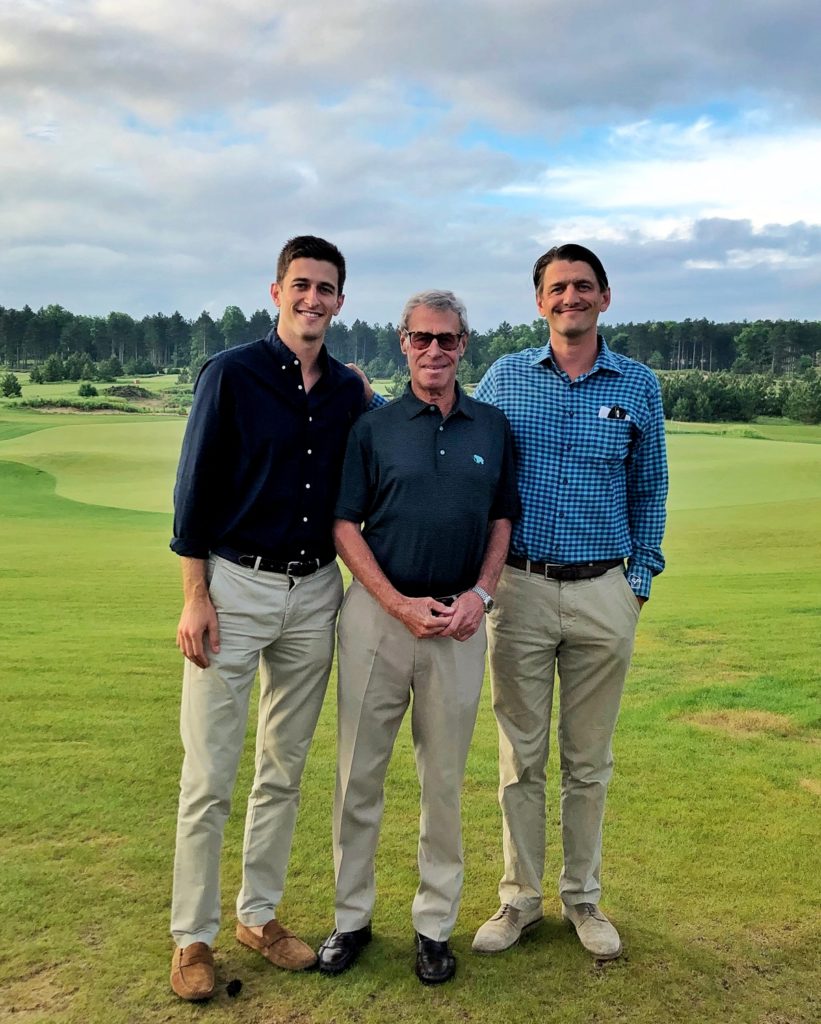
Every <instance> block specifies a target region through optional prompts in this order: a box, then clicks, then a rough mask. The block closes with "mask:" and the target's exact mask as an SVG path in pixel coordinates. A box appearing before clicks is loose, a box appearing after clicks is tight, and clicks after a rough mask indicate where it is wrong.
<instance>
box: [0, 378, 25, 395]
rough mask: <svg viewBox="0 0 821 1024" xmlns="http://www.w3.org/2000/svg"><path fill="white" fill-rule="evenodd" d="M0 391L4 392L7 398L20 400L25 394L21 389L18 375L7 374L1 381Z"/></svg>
mask: <svg viewBox="0 0 821 1024" xmlns="http://www.w3.org/2000/svg"><path fill="white" fill-rule="evenodd" d="M0 391H2V392H3V396H4V397H5V398H19V397H20V395H22V394H23V392H22V390H21V388H20V381H19V380H18V379H17V374H15V373H7V374H6V375H5V376H4V377H3V378H2V380H0Z"/></svg>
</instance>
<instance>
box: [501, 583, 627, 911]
mask: <svg viewBox="0 0 821 1024" xmlns="http://www.w3.org/2000/svg"><path fill="white" fill-rule="evenodd" d="M639 611H640V606H639V603H638V601H637V600H636V597H635V595H634V594H633V592H632V590H631V589H630V587H629V585H628V583H627V580H626V579H625V576H624V572H623V570H622V569H621V568H615V569H611V570H610V571H609V572H607V573H605V575H604V576H599V577H597V578H596V579H592V580H579V581H577V582H569V583H559V582H558V581H556V580H546V579H544V577H541V576H537V575H531V574H529V573H527V572H525V571H524V570H520V569H514V568H512V567H511V566H505V568H504V571H503V573H502V578H501V580H500V582H499V587H498V589H497V592H496V607H495V609H494V611H493V612H492V613H491V615H490V616H489V622H488V647H489V654H490V670H491V681H492V689H493V709H494V712H495V714H496V719H497V722H498V726H499V802H500V804H501V808H502V817H503V825H504V834H503V846H504V860H505V872H504V876H503V878H502V880H501V882H500V885H499V896H500V899H501V902H502V903H511V904H513V905H514V906H517V907H520V908H523V909H530V908H532V907H533V906H534V905H535V904H537V903H539V902H541V899H542V875H543V873H544V861H545V778H546V772H545V769H546V765H547V757H548V751H549V737H550V723H551V711H552V703H553V682H554V673H555V671H556V670H558V675H559V724H558V730H557V736H558V741H559V758H560V765H561V820H562V847H563V854H564V867H563V869H562V873H561V877H560V880H559V892H560V895H561V898H562V900H563V901H564V902H565V903H566V904H576V903H598V902H599V899H600V898H601V879H600V874H601V847H602V821H603V818H604V804H605V797H606V795H607V785H608V782H609V781H610V777H611V775H612V772H613V754H612V747H611V743H612V738H613V733H614V731H615V728H616V720H617V718H618V713H619V705H620V702H621V694H622V690H623V687H624V680H625V677H626V675H627V670H628V668H629V665H630V658H631V655H632V652H633V640H634V636H635V629H636V623H637V621H638V617H639Z"/></svg>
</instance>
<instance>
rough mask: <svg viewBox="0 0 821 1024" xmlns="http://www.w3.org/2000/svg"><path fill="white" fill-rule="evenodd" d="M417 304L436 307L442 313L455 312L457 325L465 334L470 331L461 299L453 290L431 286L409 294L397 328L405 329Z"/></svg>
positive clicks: (430, 307) (466, 313) (466, 312)
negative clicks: (457, 318) (422, 290)
mask: <svg viewBox="0 0 821 1024" xmlns="http://www.w3.org/2000/svg"><path fill="white" fill-rule="evenodd" d="M418 306H426V307H427V308H428V309H436V310H439V311H440V312H444V313H455V314H456V315H457V316H458V317H459V325H460V327H461V329H462V330H463V331H464V333H465V334H469V333H470V328H469V327H468V311H467V310H466V309H465V304H464V302H462V300H461V299H458V298H457V297H456V296H455V295H454V294H453V292H447V291H441V290H439V289H436V288H432V289H430V290H429V291H426V292H417V293H416V295H411V297H410V298H409V299H408V301H407V302H406V303H405V308H404V309H403V310H402V316H401V318H400V320H399V330H400V331H407V329H408V320H410V316H411V313H412V312H413V311H414V310H415V309H416V308H417V307H418Z"/></svg>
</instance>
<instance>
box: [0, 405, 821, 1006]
mask: <svg viewBox="0 0 821 1024" xmlns="http://www.w3.org/2000/svg"><path fill="white" fill-rule="evenodd" d="M680 426H681V427H684V426H685V425H678V424H676V425H674V429H676V431H677V432H676V433H674V434H671V436H670V438H669V442H670V458H671V469H672V491H671V498H670V525H669V530H668V538H667V542H666V545H665V550H666V554H667V557H668V562H669V569H668V571H667V572H666V573H665V574H664V575H663V576H662V577H661V578H660V579H659V580H658V581H657V582H656V585H655V588H654V592H653V600H652V601H651V602H650V603H649V604H648V605H647V607H646V608H645V609H644V611H643V612H642V622H641V624H640V632H639V639H638V642H637V650H636V655H635V659H634V668H633V671H632V673H631V676H630V680H629V682H628V688H627V692H626V695H625V700H624V706H623V713H622V717H621V721H620V725H619V730H618V733H617V738H616V758H617V768H616V775H615V779H614V782H613V785H612V787H611V794H610V799H609V803H608V814H607V822H606V830H605V863H604V885H605V896H604V900H603V905H604V906H605V908H606V909H607V910H608V911H609V912H610V914H611V916H612V917H613V918H614V920H615V921H616V922H617V924H618V925H619V927H620V930H621V932H622V935H623V938H624V941H625V949H626V953H625V956H624V957H623V958H622V959H621V960H619V961H617V962H616V963H614V964H612V965H610V966H608V967H606V968H598V967H597V966H596V965H595V964H594V963H593V962H592V961H591V960H590V959H589V958H588V957H587V955H586V954H585V953H584V952H583V951H582V949H581V947H580V946H579V945H578V943H577V941H576V940H575V938H573V937H572V936H571V935H570V933H569V932H567V931H566V930H565V928H564V927H563V926H562V924H561V922H560V920H559V914H558V909H559V907H558V899H557V896H556V891H555V879H556V876H557V874H558V870H559V866H560V859H559V855H558V852H557V846H556V842H555V839H556V824H557V816H558V812H557V801H556V794H557V788H558V787H557V768H556V765H555V764H554V763H553V759H551V766H550V773H549V774H550V793H549V796H550V807H549V819H550V836H549V840H550V852H549V864H548V872H547V875H548V877H547V881H546V893H547V898H546V918H545V922H544V923H543V924H542V925H541V926H540V927H539V928H538V929H536V930H535V931H534V932H533V933H532V934H531V935H530V936H529V937H528V938H526V939H525V940H524V941H523V942H522V944H521V946H520V947H519V948H518V949H514V950H511V951H510V952H509V953H505V954H503V955H501V956H498V957H494V958H479V957H477V956H475V955H474V954H472V953H471V952H470V941H471V938H472V935H473V932H474V930H475V928H476V927H477V926H478V925H479V924H480V923H481V922H482V921H484V920H485V918H486V917H487V916H488V915H489V914H490V913H491V912H492V911H493V910H495V908H496V905H497V898H496V885H497V882H498V876H499V872H500V867H501V842H500V818H499V812H498V808H497V804H496V739H495V726H494V723H493V718H492V713H491V711H490V707H489V702H488V697H487V693H486V694H485V698H484V703H483V706H482V709H481V711H480V718H479V725H478V727H477V732H476V737H475V741H474V744H473V748H472V752H471V757H470V762H469V768H468V780H467V784H466V791H465V800H464V815H465V822H466V828H465V839H466V858H467V870H466V883H465V892H464V899H463V903H462V910H461V913H460V917H459V921H458V923H457V928H456V932H455V934H454V937H453V945H454V949H455V951H456V953H457V955H458V956H459V972H458V975H457V978H456V979H455V981H454V982H452V983H451V984H449V985H447V986H443V987H442V988H440V989H431V990H427V989H423V988H422V987H421V986H420V985H419V984H418V982H417V981H416V979H415V977H414V976H413V973H412V965H413V954H412V944H411V939H412V932H411V924H410V902H411V899H412V895H413V891H414V888H415V884H416V864H415V852H416V851H415V847H416V819H417V815H418V793H417V786H416V781H415V773H414V768H413V760H412V753H411V749H410V745H409V741H408V735H407V732H406V731H405V732H403V734H402V737H401V739H400V743H399V747H398V749H397V753H396V755H395V757H394V761H393V764H392V767H391V771H390V775H389V780H388V792H387V809H386V815H385V824H384V828H383V835H382V842H381V846H380V855H379V862H378V889H379V895H378V902H377V907H376V913H375V918H374V930H375V940H374V942H373V944H372V945H371V947H369V949H368V951H367V953H366V954H365V955H364V956H363V959H362V961H361V965H360V966H358V967H357V968H356V969H355V970H354V971H351V972H350V973H349V974H347V975H345V976H343V977H341V978H339V979H335V980H334V979H326V978H323V977H320V976H318V975H316V974H309V975H305V976H294V975H290V974H286V973H284V972H277V971H275V970H274V969H272V968H269V967H267V966H266V965H265V964H264V962H263V961H262V960H261V958H259V957H258V956H257V955H256V954H253V953H252V952H251V951H249V950H245V949H244V948H242V947H238V946H237V945H236V943H235V942H234V940H233V913H232V911H233V907H232V903H233V898H234V895H235V893H236V890H237V888H238V880H239V856H240V849H241V838H242V837H241V832H242V819H243V816H244V806H243V804H244V796H245V794H246V793H247V790H248V786H249V781H250V774H251V760H250V756H249V755H250V751H251V748H250V743H249V747H248V749H247V750H246V756H245V759H244V761H243V766H242V769H241V779H240V782H239V786H238V790H237V801H236V806H235V810H234V813H233V815H232V818H231V822H230V823H229V828H228V831H227V835H226V845H225V856H224V867H223V897H224V929H223V931H222V932H221V934H220V937H219V939H218V966H219V980H220V983H221V988H220V993H219V995H218V996H217V997H216V998H215V999H214V1000H213V1001H212V1002H211V1003H210V1004H208V1005H205V1006H192V1005H188V1004H183V1003H180V1002H179V1001H177V1000H176V998H175V997H174V996H173V995H172V994H171V992H170V989H169V987H168V978H167V975H168V965H169V960H170V953H171V948H172V947H171V941H170V938H169V937H168V935H167V927H168V905H169V889H170V868H171V859H172V856H173V833H174V819H175V810H176V786H177V778H178V773H179V766H180V759H181V751H180V744H179V739H178V734H177V716H178V700H179V677H180V667H181V666H180V658H179V655H178V653H177V651H176V649H175V647H174V644H173V634H174V627H175V624H176V617H177V615H178V612H179V585H178V577H177V573H178V567H177V564H176V560H175V558H174V556H173V555H172V554H171V553H170V552H169V551H168V548H167V542H168V537H169V534H170V515H169V513H168V510H169V508H170V496H171V488H172V484H173V472H174V465H175V462H176V457H177V453H178V449H179V440H180V436H181V431H182V421H181V420H180V419H179V418H171V417H169V418H163V417H159V416H154V417H130V418H129V417H126V416H116V415H115V416H102V415H94V414H83V415H64V416H47V415H42V414H37V413H34V412H25V411H24V410H15V409H10V408H0V517H2V533H0V607H2V609H3V618H4V627H5V628H4V631H3V643H2V651H3V653H2V659H0V675H2V696H3V715H2V717H0V765H2V767H1V768H0V771H1V772H2V775H1V776H0V777H1V778H2V803H1V804H0V814H1V817H0V821H2V830H0V1020H9V1021H12V1022H20V1024H23V1022H25V1024H33V1022H40V1021H43V1022H46V1021H48V1022H54V1024H68V1022H71V1024H81V1022H83V1024H84V1022H95V1024H96V1022H100V1024H102V1022H106V1024H120V1022H136V1024H142V1022H146V1024H149V1022H150V1024H154V1022H167V1021H199V1020H209V1021H223V1020H224V1021H230V1022H235V1024H251V1022H253V1024H262V1022H266V1024H269V1022H270V1024H275V1022H276V1024H279V1022H282V1024H285V1022H288V1024H320V1022H323V1024H325V1022H336V1024H343V1022H349V1021H350V1022H357V1024H377V1022H380V1024H381V1022H385V1021H388V1022H392V1021H397V1022H419V1024H421V1022H425V1024H438V1022H459V1024H463V1022H476V1024H489V1022H495V1021H504V1022H513V1024H520V1022H521V1024H524V1022H530V1021H536V1020H538V1021H540V1022H542V1021H543V1022H568V1024H588V1022H637V1024H645V1022H646V1024H650V1022H653V1024H655V1022H666V1021H676V1022H678V1021H681V1022H688V1024H690V1022H692V1024H695V1022H704V1021H708V1022H712V1021H721V1022H725V1021H727V1022H738V1024H742V1022H743V1024H808V1022H815V1021H817V1020H818V1019H819V1017H821V981H819V975H818V959H819V958H818V949H819V944H821V924H819V922H820V921H821V904H820V903H819V897H818V893H817V885H818V878H819V877H820V876H821V855H819V846H821V843H819V840H821V828H820V827H819V821H821V815H820V814H819V811H820V810H821V681H820V679H821V644H820V643H819V622H820V621H821V537H820V536H819V533H820V531H819V527H821V445H819V444H818V442H819V440H821V428H809V427H803V428H802V427H796V426H792V427H783V428H782V427H781V426H780V425H778V424H762V425H758V424H753V425H744V426H739V427H738V428H733V430H732V431H731V432H730V433H725V434H719V433H715V432H709V430H708V428H707V427H704V429H703V430H702V432H695V431H696V430H697V429H698V425H686V426H687V427H688V428H693V429H692V430H688V431H687V432H685V431H683V430H682V431H678V427H680ZM745 430H753V431H756V432H758V434H759V435H761V436H759V437H758V438H756V437H750V436H744V431H745ZM779 430H782V432H779ZM762 436H763V437H764V438H765V439H762ZM780 438H783V439H780ZM334 714H335V709H334V701H333V695H332V691H331V692H330V693H329V699H328V702H327V704H326V707H325V710H324V712H323V717H322V720H321V723H320V727H319V730H318V733H317V738H316V742H315V744H314V747H313V750H312V754H311V757H310V760H309V765H308V769H307V772H306V778H305V782H304V787H303V803H302V809H301V811H300V819H299V823H298V828H297V835H296V839H295V843H294V850H293V855H292V859H291V869H290V874H289V881H288V887H287V890H286V896H285V900H284V901H283V904H282V907H281V917H282V919H283V920H284V921H285V922H286V923H287V924H289V925H290V926H291V927H292V928H294V929H295V930H297V931H298V932H299V933H300V934H301V935H302V936H303V937H304V938H306V940H308V941H310V942H312V943H314V944H318V943H319V942H320V941H321V940H322V939H323V938H324V937H325V935H326V934H327V932H328V931H329V930H330V928H331V926H332V921H333V877H332V875H333V872H332V864H331V848H330V847H331V843H330V808H331V799H332V792H333V774H334ZM249 740H250V737H249ZM233 978H239V979H241V980H242V982H243V988H242V991H241V993H240V994H239V996H238V997H237V998H235V999H231V998H229V996H228V995H227V994H226V991H225V983H226V982H227V981H229V980H230V979H233Z"/></svg>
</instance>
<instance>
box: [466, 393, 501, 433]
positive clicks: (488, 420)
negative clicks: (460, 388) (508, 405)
mask: <svg viewBox="0 0 821 1024" xmlns="http://www.w3.org/2000/svg"><path fill="white" fill-rule="evenodd" d="M462 402H464V408H465V411H466V412H468V413H470V415H471V416H472V417H473V418H474V419H475V420H478V422H479V423H480V424H482V426H483V427H496V428H503V427H504V425H505V424H506V423H507V416H506V415H505V414H504V412H503V411H502V410H501V409H499V408H498V406H495V405H491V404H490V403H489V402H483V401H482V400H481V399H480V398H473V397H472V396H471V395H466V394H464V393H463V394H462Z"/></svg>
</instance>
